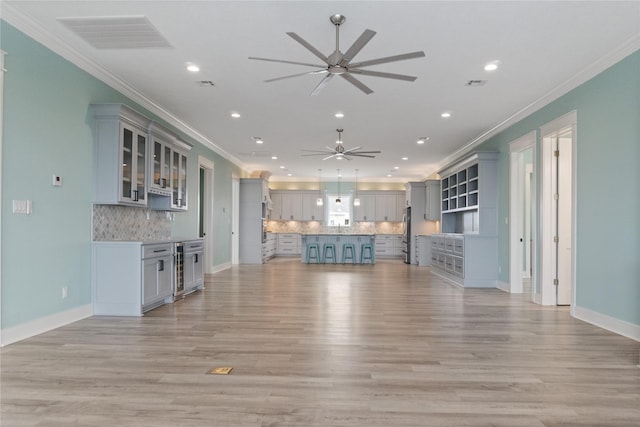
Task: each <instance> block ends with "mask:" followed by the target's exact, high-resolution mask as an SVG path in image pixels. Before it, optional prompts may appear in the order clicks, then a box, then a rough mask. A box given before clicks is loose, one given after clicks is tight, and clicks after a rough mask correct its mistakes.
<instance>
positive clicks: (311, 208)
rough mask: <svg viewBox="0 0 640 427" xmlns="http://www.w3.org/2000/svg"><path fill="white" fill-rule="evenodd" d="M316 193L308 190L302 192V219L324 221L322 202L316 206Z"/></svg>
mask: <svg viewBox="0 0 640 427" xmlns="http://www.w3.org/2000/svg"><path fill="white" fill-rule="evenodd" d="M317 200H318V193H316V192H313V193H311V192H309V193H303V194H302V220H303V221H324V204H323V205H322V206H318V203H317Z"/></svg>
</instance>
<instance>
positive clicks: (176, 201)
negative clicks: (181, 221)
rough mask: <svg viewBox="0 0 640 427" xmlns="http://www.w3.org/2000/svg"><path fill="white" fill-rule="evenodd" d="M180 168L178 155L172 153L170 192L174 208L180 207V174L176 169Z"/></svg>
mask: <svg viewBox="0 0 640 427" xmlns="http://www.w3.org/2000/svg"><path fill="white" fill-rule="evenodd" d="M179 168H180V153H178V152H176V151H174V152H173V160H172V162H171V190H172V193H173V194H172V198H173V200H172V204H173V206H175V207H180V174H179V172H178V169H179Z"/></svg>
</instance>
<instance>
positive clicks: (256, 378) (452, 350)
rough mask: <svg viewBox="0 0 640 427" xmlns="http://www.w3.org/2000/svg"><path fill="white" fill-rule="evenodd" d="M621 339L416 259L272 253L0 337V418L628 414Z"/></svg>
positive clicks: (150, 420)
mask: <svg viewBox="0 0 640 427" xmlns="http://www.w3.org/2000/svg"><path fill="white" fill-rule="evenodd" d="M639 349H640V344H639V343H638V342H635V341H633V340H630V339H626V338H624V337H621V336H618V335H615V334H613V333H610V332H607V331H605V330H602V329H599V328H596V327H594V326H592V325H589V324H586V323H583V322H581V321H578V320H576V319H573V318H571V317H570V316H569V314H568V309H567V308H557V307H541V306H538V305H535V304H532V303H530V302H528V301H527V299H526V298H525V297H523V296H521V295H510V294H507V293H503V292H501V291H498V290H469V289H467V290H463V289H460V288H457V287H455V286H452V285H450V284H449V283H447V282H445V281H443V280H442V279H440V278H438V277H437V276H434V275H431V274H430V272H429V269H428V268H418V267H416V266H407V265H405V264H403V263H401V262H399V261H395V260H393V261H381V262H379V263H377V264H376V265H375V266H351V265H348V266H342V265H304V264H300V262H299V261H298V260H292V259H285V260H282V259H275V260H273V261H271V262H269V263H268V264H265V265H251V266H250V265H243V266H239V267H233V268H231V269H229V270H226V271H223V272H220V273H217V274H215V275H212V276H210V277H208V278H207V284H206V290H205V291H202V292H198V293H196V294H192V295H190V296H188V297H187V298H186V299H184V300H183V301H180V302H177V303H175V304H172V305H168V306H163V307H160V308H158V309H156V310H154V311H152V312H150V313H148V314H147V315H145V316H144V317H142V318H122V317H112V318H110V317H93V318H89V319H86V320H82V321H79V322H76V323H74V324H71V325H68V326H65V327H63V328H59V329H57V330H54V331H51V332H49V333H45V334H42V335H39V336H37V337H33V338H31V339H27V340H24V341H22V342H18V343H15V344H12V345H9V346H7V347H5V348H3V349H2V350H1V353H0V354H1V357H2V359H1V393H2V394H1V404H2V408H1V417H2V418H1V423H0V424H1V425H2V426H3V427H25V426H30V427H34V426H37V427H44V426H46V427H63V426H64V427H71V426H123V427H129V426H150V427H165V426H167V427H168V426H171V427H176V426H181V427H193V426H207V427H211V426H214V427H217V426H225V427H226V426H233V427H245V426H246V427H258V426H262V427H267V426H283V427H284V426H336V427H344V426H372V427H382V426H385V427H389V426H392V427H396V426H397V427H404V426H505V427H507V426H508V427H520V426H532V427H541V426H546V427H557V426H618V427H621V426H629V427H631V426H634V427H637V426H638V425H640V369H638V368H637V367H636V365H637V363H638V355H639ZM220 366H232V367H233V368H234V369H233V371H232V373H231V374H230V375H227V376H221V375H207V374H206V373H207V371H208V370H210V369H211V368H213V367H220Z"/></svg>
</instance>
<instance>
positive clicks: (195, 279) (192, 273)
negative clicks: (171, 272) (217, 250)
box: [183, 239, 204, 293]
mask: <svg viewBox="0 0 640 427" xmlns="http://www.w3.org/2000/svg"><path fill="white" fill-rule="evenodd" d="M183 269H184V270H183V271H184V292H185V293H191V292H193V291H196V290H198V289H204V241H203V240H202V239H198V240H189V241H185V242H184V266H183Z"/></svg>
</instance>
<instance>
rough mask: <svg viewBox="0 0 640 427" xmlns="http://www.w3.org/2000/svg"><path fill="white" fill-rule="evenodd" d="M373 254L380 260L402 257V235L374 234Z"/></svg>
mask: <svg viewBox="0 0 640 427" xmlns="http://www.w3.org/2000/svg"><path fill="white" fill-rule="evenodd" d="M375 252H376V257H380V258H400V257H402V256H403V253H402V235H401V234H376V243H375Z"/></svg>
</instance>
